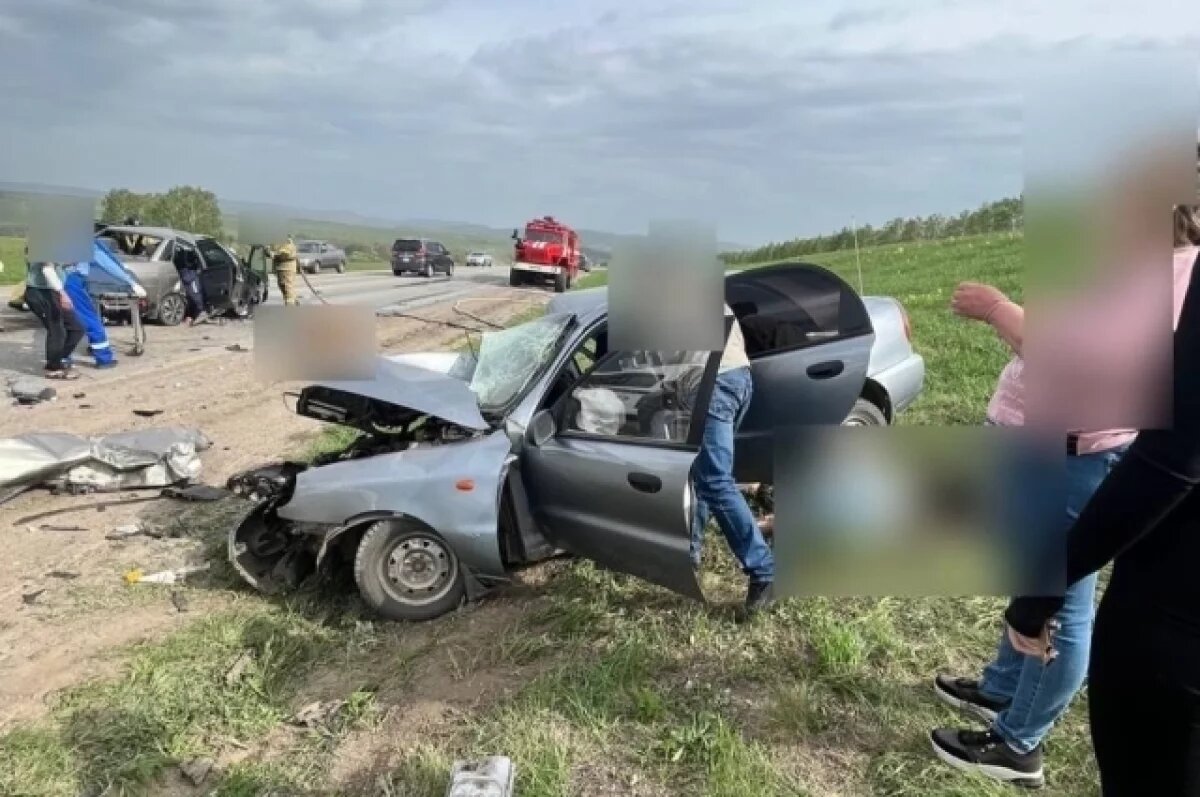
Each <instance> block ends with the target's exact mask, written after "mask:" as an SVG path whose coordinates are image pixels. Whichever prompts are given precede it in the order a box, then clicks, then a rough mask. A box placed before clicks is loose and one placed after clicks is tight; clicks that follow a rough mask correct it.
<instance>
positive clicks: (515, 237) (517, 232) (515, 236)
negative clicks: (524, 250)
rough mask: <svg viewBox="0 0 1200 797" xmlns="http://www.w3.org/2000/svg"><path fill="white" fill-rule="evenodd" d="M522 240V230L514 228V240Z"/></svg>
mask: <svg viewBox="0 0 1200 797" xmlns="http://www.w3.org/2000/svg"><path fill="white" fill-rule="evenodd" d="M520 238H521V231H520V230H518V229H517V228H516V227H514V228H513V234H512V239H513V240H514V241H517V240H520Z"/></svg>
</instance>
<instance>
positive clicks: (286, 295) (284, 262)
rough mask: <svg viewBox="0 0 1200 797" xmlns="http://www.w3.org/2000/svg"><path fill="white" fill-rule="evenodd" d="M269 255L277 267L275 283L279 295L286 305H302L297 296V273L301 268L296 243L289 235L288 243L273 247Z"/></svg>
mask: <svg viewBox="0 0 1200 797" xmlns="http://www.w3.org/2000/svg"><path fill="white" fill-rule="evenodd" d="M268 253H269V254H270V257H271V262H272V263H273V264H274V266H275V281H276V282H277V283H278V285H279V295H280V296H282V297H283V303H284V305H285V306H286V305H296V304H300V299H299V297H298V296H296V271H297V270H298V268H299V262H298V261H299V255H298V253H297V252H296V242H295V241H293V240H292V236H290V235H289V236H288V237H287V240H286V241H284V242H283V243H281V244H279V245H278V246H274V247H271V248H270V249H269V250H268Z"/></svg>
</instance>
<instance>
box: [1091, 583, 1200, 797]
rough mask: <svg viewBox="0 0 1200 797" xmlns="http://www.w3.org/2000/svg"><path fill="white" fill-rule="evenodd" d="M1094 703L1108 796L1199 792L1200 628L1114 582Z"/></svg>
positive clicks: (1097, 638) (1099, 627) (1098, 653)
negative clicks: (1141, 600)
mask: <svg viewBox="0 0 1200 797" xmlns="http://www.w3.org/2000/svg"><path fill="white" fill-rule="evenodd" d="M1088 705H1089V711H1090V721H1091V727H1092V743H1093V744H1094V745H1095V749H1096V760H1097V762H1098V763H1099V765H1100V782H1101V788H1102V794H1103V797H1142V795H1145V796H1146V797H1149V795H1160V794H1161V795H1164V796H1165V795H1172V796H1173V797H1200V630H1197V629H1196V628H1193V627H1188V626H1185V625H1183V624H1181V623H1180V622H1179V621H1178V620H1175V619H1173V618H1170V617H1167V616H1166V615H1164V614H1162V613H1161V612H1155V611H1153V610H1150V609H1147V608H1146V607H1145V606H1142V605H1138V604H1137V603H1135V602H1134V601H1131V600H1129V599H1128V598H1126V597H1125V596H1123V595H1121V594H1112V589H1111V588H1110V590H1109V593H1108V594H1106V595H1105V596H1104V599H1103V600H1102V601H1101V604H1100V610H1099V612H1098V613H1097V615H1096V627H1095V633H1094V636H1093V638H1092V657H1091V664H1090V667H1089V670H1088Z"/></svg>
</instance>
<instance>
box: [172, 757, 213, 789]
mask: <svg viewBox="0 0 1200 797" xmlns="http://www.w3.org/2000/svg"><path fill="white" fill-rule="evenodd" d="M214 767H216V762H215V761H213V760H212V759H211V758H194V759H192V760H191V761H185V762H183V763H182V764H180V765H179V772H180V774H182V775H183V776H184V777H185V778H187V779H188V781H189V782H190V783H191V784H192V785H193V786H200V785H201V784H203V783H204V781H206V780H207V779H208V776H209V775H210V774H211V773H212V771H213V768H214Z"/></svg>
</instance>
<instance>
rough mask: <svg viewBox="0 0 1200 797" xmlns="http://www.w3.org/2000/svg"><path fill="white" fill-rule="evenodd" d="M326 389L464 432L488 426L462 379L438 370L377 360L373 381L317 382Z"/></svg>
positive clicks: (378, 358)
mask: <svg viewBox="0 0 1200 797" xmlns="http://www.w3.org/2000/svg"><path fill="white" fill-rule="evenodd" d="M316 384H317V385H319V386H321V387H324V388H328V389H330V390H339V391H342V392H344V393H352V394H355V395H359V396H364V397H366V398H371V399H375V400H377V401H384V402H387V403H388V404H393V405H395V406H397V407H404V408H406V409H411V410H415V411H417V412H419V413H422V414H425V415H430V416H432V417H434V418H438V419H440V420H443V421H446V422H448V423H453V424H455V425H457V426H461V427H463V428H464V429H472V430H475V431H486V430H488V429H491V428H492V427H491V425H490V424H489V423H488V422H487V421H486V420H484V418H483V415H482V414H481V413H480V412H479V402H478V400H476V397H475V393H473V392H472V391H471V388H470V387H469V386H468V383H467V382H466V381H465V380H464V379H460V378H455V377H454V376H450V375H448V374H446V373H444V372H440V371H439V370H434V369H433V368H429V367H422V366H420V365H414V364H413V363H412V362H411V361H409V362H401V361H398V360H397V359H393V358H390V357H377V358H376V361H375V378H374V379H356V380H340V381H332V382H317V383H316Z"/></svg>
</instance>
